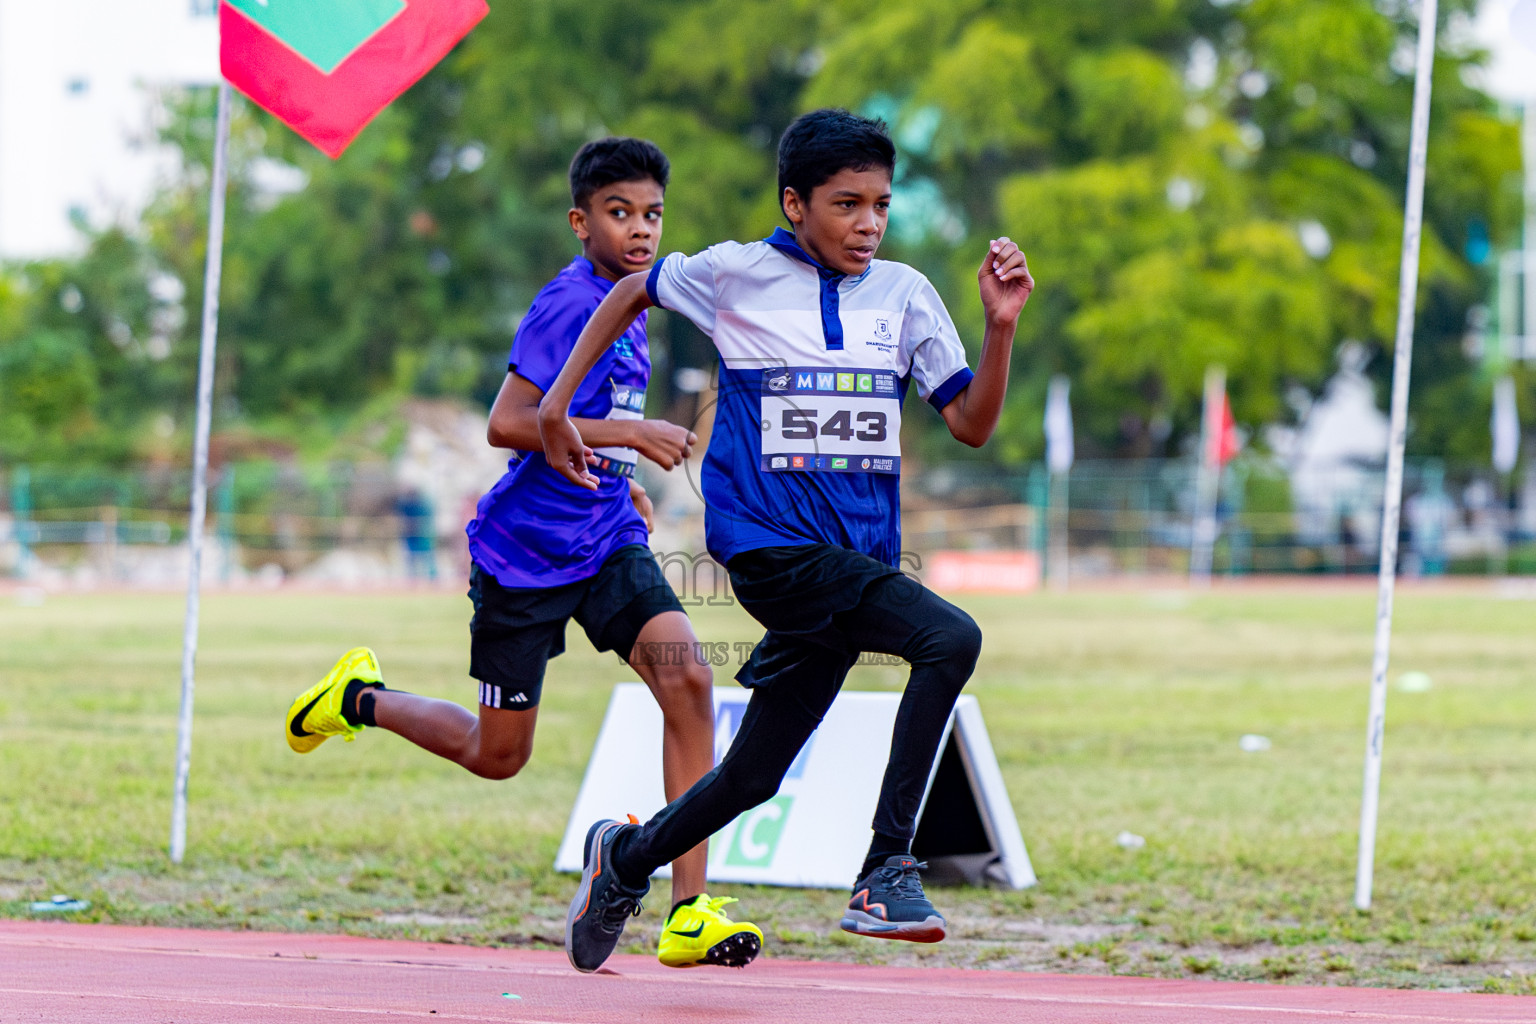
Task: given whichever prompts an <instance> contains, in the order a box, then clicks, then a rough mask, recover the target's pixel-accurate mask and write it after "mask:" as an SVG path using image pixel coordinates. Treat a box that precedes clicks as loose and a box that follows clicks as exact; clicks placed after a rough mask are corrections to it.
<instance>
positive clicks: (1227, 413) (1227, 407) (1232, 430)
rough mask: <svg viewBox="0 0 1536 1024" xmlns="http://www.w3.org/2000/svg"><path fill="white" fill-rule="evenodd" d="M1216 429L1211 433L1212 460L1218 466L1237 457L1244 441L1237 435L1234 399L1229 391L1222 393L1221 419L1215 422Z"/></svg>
mask: <svg viewBox="0 0 1536 1024" xmlns="http://www.w3.org/2000/svg"><path fill="white" fill-rule="evenodd" d="M1215 426H1216V429H1215V430H1214V431H1212V433H1211V449H1212V450H1211V452H1210V458H1211V461H1212V462H1213V463H1214V464H1215V465H1217V466H1225V465H1226V464H1227V463H1229V462H1231V461H1232V460H1233V459H1234V458H1236V457H1237V453H1238V452H1239V451H1241V450H1242V447H1243V442H1242V440H1241V439H1240V438H1239V437H1238V436H1237V421H1236V420H1234V419H1233V418H1232V401H1231V399H1229V398H1227V393H1226V392H1225V391H1223V392H1222V393H1221V413H1220V421H1219V422H1218V423H1217V424H1215Z"/></svg>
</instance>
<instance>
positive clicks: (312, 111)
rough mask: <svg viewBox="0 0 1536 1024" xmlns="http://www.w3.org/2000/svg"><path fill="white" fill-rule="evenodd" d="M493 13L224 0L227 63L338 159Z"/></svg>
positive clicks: (480, 3)
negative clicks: (364, 130)
mask: <svg viewBox="0 0 1536 1024" xmlns="http://www.w3.org/2000/svg"><path fill="white" fill-rule="evenodd" d="M488 10H489V8H488V7H486V4H485V0H223V2H222V3H221V4H220V5H219V62H220V64H221V66H222V69H223V72H224V77H225V78H226V79H228V81H229V83H230V84H231V85H233V86H234V87H235V88H237V89H239V90H240V91H241V92H243V93H245V95H247V96H249V97H250V98H251V99H252V100H254V101H255V102H256V103H257V104H258V105H260V106H261V107H263V108H264V109H266V110H268V111H270V112H271V113H272V114H274V115H275V116H276V117H277V118H278V119H279V120H281V121H282V122H283V123H284V124H286V125H288V127H290V128H292V129H293V130H294V131H296V132H298V133H299V134H300V135H302V136H304V138H306V139H308V140H309V141H310V142H312V143H314V144H315V146H317V147H318V148H319V149H320V150H321V151H322V152H323V153H325V154H326V155H327V156H329V157H332V158H333V159H334V158H335V157H338V156H340V155H341V152H342V150H344V149H346V148H347V146H348V145H349V144H350V143H351V142H352V140H353V139H355V138H356V137H357V134H358V133H359V132H361V131H362V130H363V127H364V126H365V125H367V124H368V122H369V121H371V120H373V118H374V117H375V116H377V115H378V113H379V111H381V110H383V109H384V108H385V107H387V106H389V104H390V103H392V102H394V100H395V99H396V98H397V97H398V96H399V95H400V94H401V93H403V92H405V90H407V89H409V88H410V87H411V86H412V85H414V84H415V83H416V81H417V80H418V79H420V78H421V76H422V75H425V74H426V73H427V72H428V71H430V70H431V69H432V67H433V65H435V64H436V63H437V62H438V61H440V60H442V59H443V57H444V56H446V55H447V53H448V51H449V50H451V49H453V47H454V45H455V44H457V43H458V41H459V40H460V39H463V38H464V37H465V36H466V35H468V34H469V30H470V29H472V28H474V27H475V25H476V24H477V23H478V22H479V21H480V19H481V18H483V17H485V15H486V13H487V12H488Z"/></svg>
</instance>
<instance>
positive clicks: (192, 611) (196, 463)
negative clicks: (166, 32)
mask: <svg viewBox="0 0 1536 1024" xmlns="http://www.w3.org/2000/svg"><path fill="white" fill-rule="evenodd" d="M229 105H230V96H229V83H228V82H225V81H224V80H223V79H220V80H219V115H218V126H217V128H216V129H215V132H214V137H213V183H212V189H211V193H210V195H209V199H208V262H207V266H206V269H205V271H204V274H203V336H202V347H201V353H200V356H199V359H198V366H197V435H196V440H195V441H194V443H193V447H192V512H191V518H190V521H189V523H188V526H187V547H188V549H189V554H190V556H191V558H190V567H189V568H188V571H187V618H186V624H185V626H184V628H183V632H182V639H181V718H180V722H179V725H178V727H177V731H176V795H175V798H174V802H173V803H172V805H171V862H172V863H173V864H180V863H181V858H182V856H183V855H184V854H185V853H186V851H187V777H188V775H190V774H191V771H192V689H193V685H192V680H193V666H194V665H195V664H196V662H197V619H198V598H199V590H200V587H201V584H202V567H203V523H204V520H205V519H206V518H207V513H208V433H209V426H210V421H211V420H212V418H213V354H214V347H215V345H216V344H217V342H218V336H219V277H220V275H221V273H222V271H223V262H224V192H225V181H226V179H227V178H228V173H229V172H228V168H227V166H226V165H227V162H228V161H227V158H228V151H229Z"/></svg>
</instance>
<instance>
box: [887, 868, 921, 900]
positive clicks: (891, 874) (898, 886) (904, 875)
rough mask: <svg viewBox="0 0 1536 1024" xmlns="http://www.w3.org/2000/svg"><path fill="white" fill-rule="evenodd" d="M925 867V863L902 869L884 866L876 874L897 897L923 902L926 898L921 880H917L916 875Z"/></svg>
mask: <svg viewBox="0 0 1536 1024" xmlns="http://www.w3.org/2000/svg"><path fill="white" fill-rule="evenodd" d="M927 866H928V862H927V861H923V862H921V863H913V864H911V865H910V866H908V867H904V868H897V867H890V866H886V867H883V868H881V869H880V870H879V871H878V872H877V873H878V874H880V875H883V876H884V877H885V879H886V881H887V882H889V884H890V886H891V890H892V891H893V892H894V893H896V895H897V896H900V897H902V898H903V899H913V900H925V899H927V898H928V896H927V894H926V893H924V892H923V883H922V879H920V878H918V876H917V873H918V872H919V871H921V870H923V869H924V868H926V867H927Z"/></svg>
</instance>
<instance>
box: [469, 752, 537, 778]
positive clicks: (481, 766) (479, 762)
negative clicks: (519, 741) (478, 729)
mask: <svg viewBox="0 0 1536 1024" xmlns="http://www.w3.org/2000/svg"><path fill="white" fill-rule="evenodd" d="M532 753H533V751H532V750H531V749H529V748H527V747H509V748H505V749H500V750H482V751H480V753H479V756H477V757H476V758H475V759H474V761H473V762H471V763H470V764H468V765H466V766H465V767H467V768H468V769H469V770H470V771H471V772H473V773H474V774H476V775H478V776H480V777H481V778H482V779H492V780H496V781H500V780H502V779H510V778H512V777H513V776H514V775H516V774H517V773H518V772H520V771H522V770H523V766H524V765H526V764H527V763H528V758H529V756H530V755H532Z"/></svg>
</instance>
